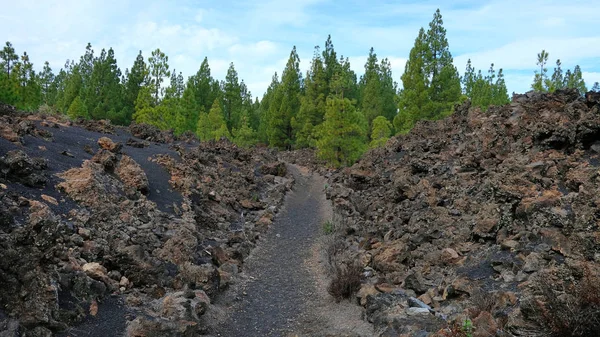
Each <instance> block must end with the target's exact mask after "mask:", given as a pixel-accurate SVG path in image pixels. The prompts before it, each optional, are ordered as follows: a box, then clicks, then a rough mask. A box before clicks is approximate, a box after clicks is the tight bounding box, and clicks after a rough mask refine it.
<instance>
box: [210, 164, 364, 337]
mask: <svg viewBox="0 0 600 337" xmlns="http://www.w3.org/2000/svg"><path fill="white" fill-rule="evenodd" d="M288 171H289V172H291V173H292V174H293V175H294V178H295V184H294V187H293V189H292V191H291V192H289V193H288V195H287V196H286V199H285V203H284V206H283V208H282V209H281V210H280V212H279V214H278V215H277V216H276V218H275V221H274V224H273V227H272V228H271V229H270V230H269V232H268V234H267V236H266V238H265V239H264V240H263V242H262V243H261V244H259V246H258V247H257V248H256V249H255V250H254V251H253V253H252V255H251V256H250V257H249V258H248V260H247V261H245V263H244V273H243V274H244V278H245V281H244V282H242V283H241V284H240V285H239V286H237V288H236V289H232V290H230V292H232V293H235V295H230V296H229V298H228V300H227V301H230V302H233V303H218V304H220V305H223V306H224V308H223V311H225V312H226V314H227V318H226V319H225V321H224V322H223V323H222V324H221V325H220V326H218V327H216V329H215V331H214V334H213V336H224V337H246V336H247V337H251V336H252V337H254V336H372V335H373V334H372V333H371V331H372V330H371V327H370V325H368V324H367V323H366V322H364V321H362V320H361V318H360V315H361V311H360V307H358V306H357V305H355V304H353V303H350V302H342V303H335V302H334V301H333V299H332V298H331V297H330V296H329V295H328V294H327V292H326V290H325V286H324V285H325V283H326V280H325V278H324V275H323V274H322V270H321V268H319V261H318V259H319V257H318V256H319V254H318V252H317V251H318V249H319V240H318V238H319V236H320V235H321V234H320V232H321V227H322V224H323V223H324V222H325V221H326V220H328V219H330V218H331V214H330V212H331V210H330V207H328V202H327V200H326V199H325V196H324V192H323V188H324V186H325V180H324V179H323V178H322V177H321V176H319V175H317V174H316V173H314V174H313V173H309V172H308V170H306V169H304V168H301V167H298V166H295V165H288ZM226 297H227V296H226ZM227 301H224V302H227Z"/></svg>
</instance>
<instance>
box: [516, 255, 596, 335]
mask: <svg viewBox="0 0 600 337" xmlns="http://www.w3.org/2000/svg"><path fill="white" fill-rule="evenodd" d="M593 268H594V266H593V265H591V264H586V265H585V266H584V268H583V270H582V274H583V275H581V277H580V278H579V279H576V278H574V279H573V280H571V281H565V275H563V274H561V275H556V274H555V273H551V272H545V273H542V274H541V275H540V277H539V278H537V279H536V280H535V281H534V283H533V288H534V294H533V296H531V297H530V298H528V299H526V300H525V301H524V302H523V304H522V305H521V308H522V309H521V310H522V311H523V314H524V315H525V316H526V317H527V318H529V319H530V320H532V321H534V322H536V323H537V324H538V325H539V326H540V329H541V331H540V332H541V334H542V335H544V336H552V337H559V336H560V337H592V336H598V331H600V275H599V273H598V270H595V269H593Z"/></svg>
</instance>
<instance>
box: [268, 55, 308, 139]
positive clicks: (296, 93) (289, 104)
mask: <svg viewBox="0 0 600 337" xmlns="http://www.w3.org/2000/svg"><path fill="white" fill-rule="evenodd" d="M301 90H302V74H301V73H300V58H299V57H298V53H297V52H296V47H295V46H294V48H293V49H292V51H291V53H290V58H289V59H288V62H287V64H286V66H285V69H284V70H283V74H282V76H281V85H280V86H279V87H278V88H277V92H276V94H275V96H274V101H272V102H271V106H270V110H269V113H270V118H269V127H268V129H267V135H268V137H269V144H270V145H271V146H273V147H278V148H286V149H290V148H291V147H292V146H293V145H294V133H293V130H292V124H291V121H292V118H294V117H295V116H296V115H297V114H298V111H299V110H300V93H301Z"/></svg>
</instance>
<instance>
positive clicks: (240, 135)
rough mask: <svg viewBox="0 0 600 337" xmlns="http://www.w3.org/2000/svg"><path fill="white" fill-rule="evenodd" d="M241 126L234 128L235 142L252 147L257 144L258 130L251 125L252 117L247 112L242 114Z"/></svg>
mask: <svg viewBox="0 0 600 337" xmlns="http://www.w3.org/2000/svg"><path fill="white" fill-rule="evenodd" d="M240 124H241V126H240V127H239V128H237V129H235V130H234V132H233V133H234V137H233V142H234V143H235V144H236V145H237V146H240V147H245V148H248V147H251V146H253V145H255V144H256V142H257V139H256V132H255V131H254V130H253V129H252V128H251V127H250V119H249V117H248V115H247V114H242V117H241V119H240Z"/></svg>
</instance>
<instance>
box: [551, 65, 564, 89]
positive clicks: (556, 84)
mask: <svg viewBox="0 0 600 337" xmlns="http://www.w3.org/2000/svg"><path fill="white" fill-rule="evenodd" d="M549 84H550V87H549V88H548V91H550V92H554V91H556V90H560V89H562V88H563V85H564V76H563V71H562V68H561V63H560V59H558V60H556V68H554V72H553V73H552V77H551V78H550V81H549Z"/></svg>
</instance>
